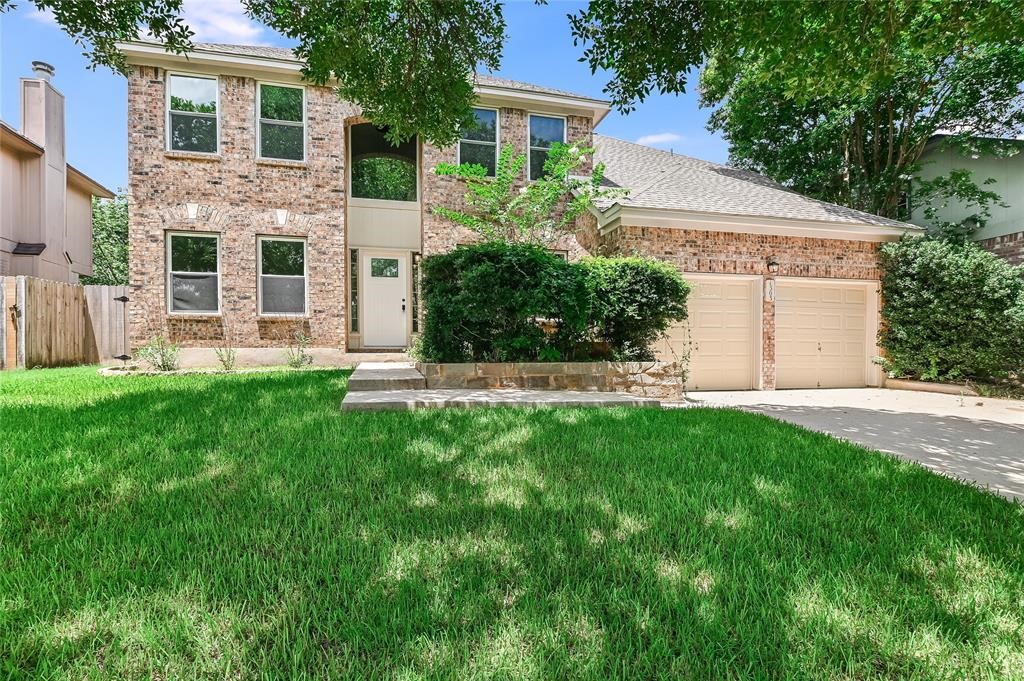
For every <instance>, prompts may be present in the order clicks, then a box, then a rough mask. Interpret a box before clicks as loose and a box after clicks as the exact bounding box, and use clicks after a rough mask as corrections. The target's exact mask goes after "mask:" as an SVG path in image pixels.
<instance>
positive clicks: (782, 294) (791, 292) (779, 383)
mask: <svg viewBox="0 0 1024 681" xmlns="http://www.w3.org/2000/svg"><path fill="white" fill-rule="evenodd" d="M872 284H873V283H872ZM876 300H877V293H876V286H875V285H866V284H864V283H856V284H854V283H850V282H837V283H825V282H818V281H797V280H794V281H786V280H783V279H778V280H776V294H775V387H777V388H862V387H864V386H865V385H867V382H868V368H869V360H870V358H871V356H872V355H873V354H874V347H873V346H874V344H873V343H872V344H871V347H869V345H868V334H869V330H868V321H869V318H868V311H869V310H871V312H872V314H874V310H875V304H876Z"/></svg>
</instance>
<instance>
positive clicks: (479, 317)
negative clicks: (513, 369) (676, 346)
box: [416, 242, 689, 362]
mask: <svg viewBox="0 0 1024 681" xmlns="http://www.w3.org/2000/svg"><path fill="white" fill-rule="evenodd" d="M421 272H422V281H421V290H422V295H423V310H424V324H423V333H422V336H421V338H420V342H419V345H418V347H417V350H416V353H417V355H418V356H419V357H420V358H421V359H423V360H424V361H429V362H470V361H477V362H510V361H538V360H539V361H545V360H588V359H596V358H605V357H609V358H613V359H621V360H636V359H650V358H652V357H653V354H652V352H651V349H650V345H651V343H652V342H654V341H655V340H656V339H657V337H658V336H659V335H660V334H661V332H663V331H664V330H665V329H666V328H668V326H669V325H671V324H672V323H674V322H676V321H679V320H682V319H685V317H686V294H687V293H688V291H689V287H688V285H687V284H686V282H685V281H683V279H682V277H681V276H680V275H679V273H678V272H677V271H676V270H675V269H674V268H672V267H671V266H669V265H665V264H663V263H659V262H656V261H653V260H647V259H643V258H587V259H585V260H584V261H582V262H580V263H573V264H570V263H567V262H566V261H564V260H563V259H561V258H558V257H557V256H555V255H553V254H552V253H550V252H549V251H547V250H546V249H544V248H542V247H539V246H531V245H525V244H506V243H502V242H488V243H483V244H475V245H472V246H460V247H458V248H456V249H455V250H453V251H451V252H449V253H444V254H439V255H433V256H430V257H428V258H425V259H424V260H423V265H422V270H421Z"/></svg>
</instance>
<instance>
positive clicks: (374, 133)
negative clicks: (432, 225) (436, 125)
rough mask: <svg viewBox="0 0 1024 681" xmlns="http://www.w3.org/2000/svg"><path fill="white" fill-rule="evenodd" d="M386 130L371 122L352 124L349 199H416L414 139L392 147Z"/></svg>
mask: <svg viewBox="0 0 1024 681" xmlns="http://www.w3.org/2000/svg"><path fill="white" fill-rule="evenodd" d="M386 132H387V130H386V129H385V128H378V127H376V126H374V125H373V124H372V123H359V124H357V125H353V126H352V128H351V143H350V149H351V152H352V154H351V157H352V198H356V199H380V200H384V201H416V199H417V191H416V177H417V168H416V138H415V137H414V138H412V139H409V140H406V141H405V142H402V143H401V144H399V145H398V146H394V145H392V144H391V143H390V142H388V141H387V140H386V139H385V138H384V134H385V133H386Z"/></svg>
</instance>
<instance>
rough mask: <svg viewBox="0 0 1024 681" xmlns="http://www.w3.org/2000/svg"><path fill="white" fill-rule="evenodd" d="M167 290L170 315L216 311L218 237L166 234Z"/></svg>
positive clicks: (218, 266) (218, 277)
mask: <svg viewBox="0 0 1024 681" xmlns="http://www.w3.org/2000/svg"><path fill="white" fill-rule="evenodd" d="M167 291H168V297H169V299H170V300H169V301H168V309H169V311H170V312H186V313H196V314H217V313H219V312H220V237H219V236H218V235H216V234H196V233H192V234H173V233H172V234H168V237H167Z"/></svg>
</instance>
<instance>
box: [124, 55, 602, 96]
mask: <svg viewBox="0 0 1024 681" xmlns="http://www.w3.org/2000/svg"><path fill="white" fill-rule="evenodd" d="M136 44H141V43H136ZM150 44H157V43H150ZM192 49H193V51H195V52H215V53H218V54H233V55H237V56H240V57H257V58H260V59H274V60H277V61H282V62H291V63H295V64H299V63H301V61H300V60H299V59H298V58H297V57H296V56H295V53H294V52H292V50H291V48H288V47H267V46H263V45H229V44H227V43H194V44H193V46H192ZM476 84H477V85H480V86H483V87H494V88H502V89H505V90H514V91H517V92H534V93H537V94H543V95H553V96H556V97H572V98H574V99H583V100H590V101H593V102H600V103H602V104H607V102H606V101H605V100H603V99H597V98H595V97H591V96H589V95H581V94H579V93H576V92H569V91H567V90H559V89H557V88H551V87H544V86H541V85H534V84H533V83H524V82H522V81H518V80H509V79H508V78H499V77H497V76H491V75H488V74H484V73H478V74H476Z"/></svg>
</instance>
